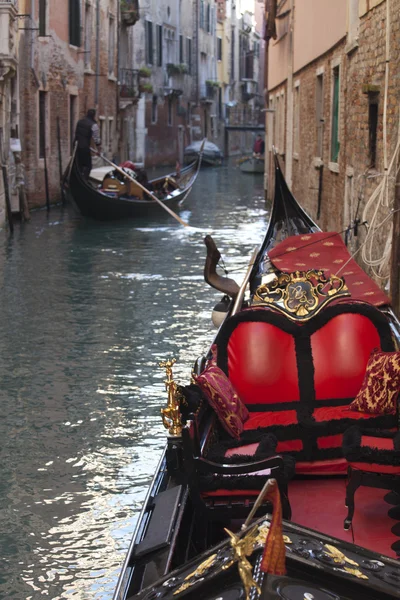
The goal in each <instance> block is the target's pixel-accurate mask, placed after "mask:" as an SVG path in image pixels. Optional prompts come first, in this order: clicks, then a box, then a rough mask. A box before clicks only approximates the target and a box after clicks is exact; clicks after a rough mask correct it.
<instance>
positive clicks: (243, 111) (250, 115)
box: [226, 104, 265, 126]
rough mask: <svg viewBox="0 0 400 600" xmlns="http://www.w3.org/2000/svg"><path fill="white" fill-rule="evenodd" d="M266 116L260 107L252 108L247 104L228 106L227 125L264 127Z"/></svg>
mask: <svg viewBox="0 0 400 600" xmlns="http://www.w3.org/2000/svg"><path fill="white" fill-rule="evenodd" d="M264 121H265V114H264V113H263V112H262V109H261V108H260V107H252V106H248V105H247V104H241V105H240V104H239V105H237V106H229V105H226V125H247V126H259V125H263V124H264Z"/></svg>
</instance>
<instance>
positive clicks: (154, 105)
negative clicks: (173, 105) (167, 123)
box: [151, 96, 158, 125]
mask: <svg viewBox="0 0 400 600" xmlns="http://www.w3.org/2000/svg"><path fill="white" fill-rule="evenodd" d="M157 118H158V104H157V96H153V100H152V102H151V122H152V124H153V125H155V124H156V123H157Z"/></svg>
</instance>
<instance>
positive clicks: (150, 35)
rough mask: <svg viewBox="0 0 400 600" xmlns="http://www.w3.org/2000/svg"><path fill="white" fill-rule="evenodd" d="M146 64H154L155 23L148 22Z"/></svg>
mask: <svg viewBox="0 0 400 600" xmlns="http://www.w3.org/2000/svg"><path fill="white" fill-rule="evenodd" d="M146 62H147V64H148V65H152V64H153V23H152V22H151V21H146Z"/></svg>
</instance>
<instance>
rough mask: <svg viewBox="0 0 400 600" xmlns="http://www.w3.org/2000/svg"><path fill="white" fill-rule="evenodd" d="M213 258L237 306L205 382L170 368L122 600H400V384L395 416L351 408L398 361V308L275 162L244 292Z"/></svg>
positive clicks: (211, 251)
mask: <svg viewBox="0 0 400 600" xmlns="http://www.w3.org/2000/svg"><path fill="white" fill-rule="evenodd" d="M207 248H208V257H207V263H206V269H205V276H206V280H207V281H208V282H209V283H210V284H211V285H213V286H214V287H215V288H217V289H219V290H220V291H221V292H223V293H224V294H226V295H228V296H229V297H230V298H231V301H230V304H229V307H228V312H227V315H226V318H225V320H224V322H223V324H222V325H221V327H220V329H219V331H218V334H217V336H216V339H215V344H213V346H212V348H211V349H210V350H209V351H208V353H207V354H206V355H205V356H204V357H201V358H199V359H198V360H197V362H196V365H195V368H194V381H195V383H192V384H191V385H186V386H183V387H180V386H177V384H176V383H175V382H174V380H173V373H172V369H173V361H167V362H166V363H164V364H163V365H162V366H163V368H166V371H167V378H166V388H167V391H168V405H167V407H166V408H165V409H163V410H162V417H163V422H164V425H165V426H166V428H167V429H168V441H167V445H166V448H165V452H164V454H163V456H162V457H161V460H160V464H159V466H158V469H157V471H156V475H155V477H154V480H153V483H152V485H151V487H150V490H149V493H148V496H147V499H146V501H145V504H144V507H143V510H142V513H141V515H140V517H139V521H138V525H137V529H136V533H135V536H134V538H133V540H132V543H131V546H130V549H129V552H128V555H127V558H126V561H125V564H124V566H123V569H122V574H121V577H120V580H119V582H118V586H117V590H116V592H115V596H114V597H115V600H117V599H118V600H127V599H130V598H132V599H133V598H141V599H143V600H144V599H146V600H153V599H156V598H171V599H172V598H181V597H182V598H183V597H185V598H196V599H197V598H205V599H208V598H209V599H210V600H211V599H212V600H215V599H217V598H218V599H219V598H221V599H223V600H225V599H226V600H228V599H229V600H231V599H236V598H237V599H242V598H243V599H244V598H251V599H252V600H253V599H254V600H256V599H258V598H265V599H267V598H268V599H273V598H284V599H286V600H298V599H302V600H303V599H304V600H338V599H343V600H345V599H347V600H350V599H351V600H358V599H359V598H365V599H371V600H372V599H378V598H379V599H391V598H400V589H399V582H400V567H399V566H398V563H397V560H396V559H397V555H398V551H399V541H398V540H399V537H400V527H399V525H398V523H399V521H400V467H399V464H400V451H399V449H400V439H399V437H398V435H397V432H398V409H397V392H398V388H399V386H398V383H396V384H395V386H394V387H393V390H392V391H393V394H392V395H391V398H392V401H393V404H392V410H389V411H382V412H381V413H368V412H363V411H360V410H359V409H355V408H354V407H350V403H351V402H352V400H353V399H354V397H357V398H358V397H359V393H360V392H359V390H360V387H361V388H362V384H363V383H364V382H365V379H366V373H367V372H368V365H369V362H370V360H371V358H370V355H371V356H372V357H375V355H376V352H380V353H381V354H383V353H384V358H385V360H386V359H387V360H390V361H394V360H397V359H398V354H396V350H397V348H398V347H399V342H400V328H399V323H398V321H397V319H396V317H395V316H394V314H393V313H392V311H391V308H390V302H389V299H388V298H387V297H386V296H385V294H384V293H383V292H382V291H381V290H380V289H379V288H378V287H377V286H376V285H375V284H374V282H372V281H371V280H370V279H369V278H368V277H367V276H366V274H365V273H364V272H363V271H362V270H361V269H360V267H358V265H357V264H356V263H355V262H354V260H353V259H351V257H350V256H349V254H348V253H347V250H346V248H345V246H344V244H343V243H342V241H341V238H340V236H339V235H338V234H335V233H323V232H321V231H320V230H319V228H318V227H317V225H316V224H315V223H314V222H313V221H312V220H311V219H310V218H309V217H308V215H307V214H306V213H305V212H304V211H303V210H302V209H301V207H300V206H299V205H298V204H297V202H296V201H295V199H294V198H293V196H292V195H291V193H290V191H289V190H288V188H287V185H286V182H285V180H284V178H283V175H282V173H281V171H280V169H279V165H278V164H276V182H275V198H274V205H273V209H272V214H271V219H270V224H269V227H268V230H267V234H266V236H265V239H264V242H263V244H262V245H261V247H260V248H259V250H258V252H257V254H256V255H255V259H254V260H253V261H252V264H251V265H249V269H248V272H247V275H246V278H245V283H246V285H242V286H238V285H237V284H235V282H232V280H228V279H226V278H224V277H220V276H218V275H217V273H216V271H215V264H216V262H217V260H218V257H219V252H218V250H217V249H216V246H215V244H213V243H211V242H210V239H208V241H207ZM245 289H246V290H247V291H246V293H244V292H245ZM375 347H378V348H379V350H378V351H377V350H375ZM366 367H367V369H366ZM374 368H375V371H374V374H375V379H374V382H375V383H376V381H377V379H379V380H380V381H381V380H383V379H385V381H386V382H387V380H388V375H387V374H386V375H385V377H384V378H383V377H382V378H381V377H380V376H379V375H377V370H376V369H377V366H376V364H375V366H374ZM394 371H396V369H394ZM221 372H222V375H223V374H225V379H224V377H223V376H222V375H221ZM226 376H227V377H228V378H229V380H230V381H231V382H232V383H233V386H234V388H235V389H236V391H237V394H238V396H239V398H240V399H241V400H242V402H243V403H244V405H245V409H246V412H247V413H248V414H244V412H245V409H243V404H240V402H238V400H237V398H236V397H234V396H232V394H231V395H230V396H229V393H230V392H229V390H228V387H229V386H227V384H226ZM392 376H393V377H394V378H395V377H396V374H395V372H394V373H393V374H392ZM389 383H390V376H389ZM396 386H397V387H396ZM216 390H218V393H217V392H216ZM376 390H377V388H375V391H376ZM221 397H224V398H225V399H224V402H222V404H221V403H219V400H221ZM239 408H240V411H239ZM364 410H365V409H364ZM240 423H241V425H240ZM266 482H268V485H269V484H270V485H271V489H272V492H271V491H269V493H268V494H267V495H266V496H265V497H264V498H263V497H262V495H263V492H261V496H260V491H261V490H262V489H263V488H265V483H266ZM346 484H347V488H346ZM361 485H362V486H363V487H362V493H361V492H360V493H359V494H357V495H356V502H354V492H355V490H356V489H357V488H358V487H359V486H361ZM264 491H265V489H264ZM273 492H274V493H275V495H274V493H273ZM388 492H389V494H388ZM250 513H251V514H250ZM271 513H272V515H273V516H272V520H271ZM282 514H283V524H282V520H281V517H282ZM250 517H251V518H250ZM257 518H258V519H259V520H258V521H257V520H256V521H255V520H254V519H257ZM243 526H245V528H244V529H243V528H242V527H243ZM398 536H399V537H398ZM268 546H269V547H268ZM273 546H274V547H273ZM285 552H286V559H284V553H285Z"/></svg>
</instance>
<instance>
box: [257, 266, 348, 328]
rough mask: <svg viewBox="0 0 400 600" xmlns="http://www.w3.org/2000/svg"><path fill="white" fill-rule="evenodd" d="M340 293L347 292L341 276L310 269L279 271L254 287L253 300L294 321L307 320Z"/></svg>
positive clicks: (344, 293)
mask: <svg viewBox="0 0 400 600" xmlns="http://www.w3.org/2000/svg"><path fill="white" fill-rule="evenodd" d="M343 296H350V292H349V291H348V288H347V286H346V284H345V282H344V279H342V278H341V277H337V276H336V275H331V276H330V277H325V275H324V272H323V271H316V270H311V271H295V272H294V273H280V274H279V275H277V277H276V278H275V279H274V280H273V281H271V282H268V283H264V284H262V285H260V286H259V287H258V288H257V290H256V292H255V294H254V298H253V301H254V304H264V305H265V304H266V305H268V306H271V307H273V308H275V309H276V310H278V311H280V312H282V313H283V314H285V315H286V316H287V317H288V318H289V319H291V320H293V321H308V320H309V319H311V318H312V317H313V316H314V315H316V314H317V313H318V312H319V311H320V310H321V309H322V308H323V307H324V306H325V305H326V304H328V303H329V302H331V301H332V300H336V298H338V297H343Z"/></svg>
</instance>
